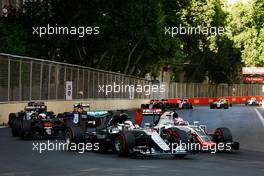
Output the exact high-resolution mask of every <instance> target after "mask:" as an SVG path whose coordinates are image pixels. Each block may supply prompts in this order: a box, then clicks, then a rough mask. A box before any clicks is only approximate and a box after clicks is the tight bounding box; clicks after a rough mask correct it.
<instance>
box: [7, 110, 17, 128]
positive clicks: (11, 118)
mask: <svg viewBox="0 0 264 176" xmlns="http://www.w3.org/2000/svg"><path fill="white" fill-rule="evenodd" d="M15 118H16V114H15V113H10V114H9V117H8V125H9V127H11V128H12V125H13V122H14V120H15Z"/></svg>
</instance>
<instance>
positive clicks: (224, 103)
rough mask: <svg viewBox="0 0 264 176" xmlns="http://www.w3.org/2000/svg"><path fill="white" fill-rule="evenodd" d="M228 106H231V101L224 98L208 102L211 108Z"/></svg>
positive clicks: (225, 107) (226, 107)
mask: <svg viewBox="0 0 264 176" xmlns="http://www.w3.org/2000/svg"><path fill="white" fill-rule="evenodd" d="M229 107H232V103H230V102H229V100H228V99H225V98H221V99H218V101H215V102H212V103H210V108H211V109H221V108H223V109H228V108H229Z"/></svg>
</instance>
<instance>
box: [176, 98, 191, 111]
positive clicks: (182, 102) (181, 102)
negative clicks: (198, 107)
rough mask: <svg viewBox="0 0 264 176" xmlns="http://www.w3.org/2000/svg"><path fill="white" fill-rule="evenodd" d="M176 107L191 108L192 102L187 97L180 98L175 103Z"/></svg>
mask: <svg viewBox="0 0 264 176" xmlns="http://www.w3.org/2000/svg"><path fill="white" fill-rule="evenodd" d="M176 107H178V109H193V106H192V103H191V102H189V101H188V99H181V100H179V101H178V102H177V103H176Z"/></svg>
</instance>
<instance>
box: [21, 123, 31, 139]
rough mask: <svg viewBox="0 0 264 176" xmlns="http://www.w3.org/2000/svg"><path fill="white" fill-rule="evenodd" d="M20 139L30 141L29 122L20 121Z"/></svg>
mask: <svg viewBox="0 0 264 176" xmlns="http://www.w3.org/2000/svg"><path fill="white" fill-rule="evenodd" d="M20 137H21V139H23V140H27V139H31V121H29V120H23V121H21V136H20Z"/></svg>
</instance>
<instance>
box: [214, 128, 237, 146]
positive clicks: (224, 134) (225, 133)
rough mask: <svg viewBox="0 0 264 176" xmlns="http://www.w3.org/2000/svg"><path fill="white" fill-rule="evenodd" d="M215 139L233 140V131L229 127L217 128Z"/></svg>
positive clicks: (216, 141)
mask: <svg viewBox="0 0 264 176" xmlns="http://www.w3.org/2000/svg"><path fill="white" fill-rule="evenodd" d="M213 141H214V142H215V143H220V142H222V143H228V142H233V137H232V133H231V131H230V130H229V129H228V128H217V129H216V130H215V132H214V137H213Z"/></svg>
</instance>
